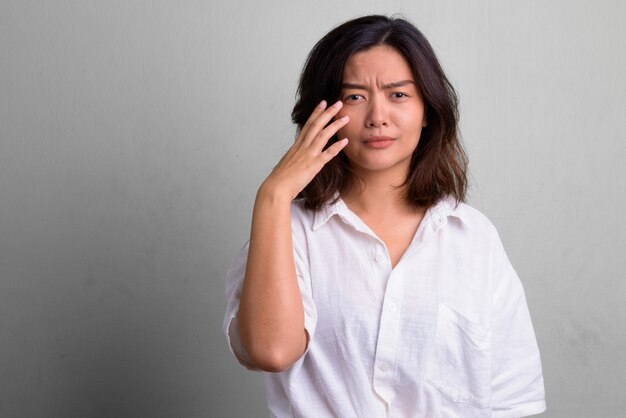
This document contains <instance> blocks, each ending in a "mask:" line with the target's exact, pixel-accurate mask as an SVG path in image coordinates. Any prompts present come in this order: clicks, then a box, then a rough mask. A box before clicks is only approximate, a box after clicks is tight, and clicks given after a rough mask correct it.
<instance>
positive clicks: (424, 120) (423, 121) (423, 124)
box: [422, 115, 428, 128]
mask: <svg viewBox="0 0 626 418" xmlns="http://www.w3.org/2000/svg"><path fill="white" fill-rule="evenodd" d="M427 126H428V119H427V118H426V115H424V118H423V119H422V128H425V127H427Z"/></svg>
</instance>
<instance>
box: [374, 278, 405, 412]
mask: <svg viewBox="0 0 626 418" xmlns="http://www.w3.org/2000/svg"><path fill="white" fill-rule="evenodd" d="M402 286H403V276H402V267H401V266H396V269H395V270H393V271H392V273H391V275H390V276H389V280H388V281H387V287H386V289H385V295H384V298H383V306H382V313H381V319H380V327H379V330H378V340H377V343H376V358H375V361H374V364H375V370H374V389H375V390H376V392H377V393H378V394H379V395H380V396H381V397H382V398H383V399H385V400H386V401H387V402H390V401H391V399H392V398H393V396H394V390H393V379H394V374H395V366H394V365H395V361H396V347H397V341H398V338H399V335H400V315H399V311H400V302H401V300H402V298H401V295H402Z"/></svg>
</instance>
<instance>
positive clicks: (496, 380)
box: [492, 244, 546, 418]
mask: <svg viewBox="0 0 626 418" xmlns="http://www.w3.org/2000/svg"><path fill="white" fill-rule="evenodd" d="M499 254H500V257H499V263H497V271H498V273H497V276H496V282H495V284H494V299H493V313H492V331H493V334H492V335H493V337H492V338H493V340H492V417H494V418H508V417H511V418H517V417H524V416H528V415H535V414H539V413H541V412H543V411H545V410H546V402H545V391H544V382H543V373H542V368H541V358H540V354H539V347H538V346H537V340H536V338H535V333H534V330H533V326H532V322H531V318H530V313H529V311H528V306H527V303H526V297H525V294H524V289H523V287H522V283H521V281H520V279H519V277H518V276H517V274H516V272H515V270H514V269H513V267H512V266H511V264H510V262H509V260H508V258H507V256H506V254H505V253H504V250H503V249H502V248H501V244H500V249H499Z"/></svg>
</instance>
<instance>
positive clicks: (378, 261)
mask: <svg viewBox="0 0 626 418" xmlns="http://www.w3.org/2000/svg"><path fill="white" fill-rule="evenodd" d="M383 258H384V257H383V255H382V254H381V253H378V254H376V257H374V260H376V262H377V263H381V262H382V261H383Z"/></svg>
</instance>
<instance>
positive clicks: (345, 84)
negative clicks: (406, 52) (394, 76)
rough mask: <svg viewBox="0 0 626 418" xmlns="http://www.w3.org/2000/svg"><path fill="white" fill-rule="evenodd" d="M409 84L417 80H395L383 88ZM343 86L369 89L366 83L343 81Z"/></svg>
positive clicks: (344, 87) (345, 87)
mask: <svg viewBox="0 0 626 418" xmlns="http://www.w3.org/2000/svg"><path fill="white" fill-rule="evenodd" d="M409 84H413V85H415V82H414V81H413V80H402V81H394V82H393V83H388V84H383V89H384V90H387V89H393V88H396V87H404V86H407V85H409ZM341 88H342V89H355V90H367V87H365V86H364V85H362V84H355V83H341Z"/></svg>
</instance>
